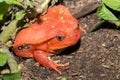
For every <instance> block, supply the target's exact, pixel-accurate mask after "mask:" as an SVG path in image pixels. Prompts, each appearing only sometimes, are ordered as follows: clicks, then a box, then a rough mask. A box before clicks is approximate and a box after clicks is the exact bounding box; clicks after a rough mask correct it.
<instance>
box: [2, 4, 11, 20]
mask: <svg viewBox="0 0 120 80" xmlns="http://www.w3.org/2000/svg"><path fill="white" fill-rule="evenodd" d="M8 9H9V5H8V4H6V3H5V2H1V3H0V20H3V16H4V14H5V13H6V12H7V11H8Z"/></svg>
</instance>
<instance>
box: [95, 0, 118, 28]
mask: <svg viewBox="0 0 120 80" xmlns="http://www.w3.org/2000/svg"><path fill="white" fill-rule="evenodd" d="M119 13H120V0H102V5H101V6H100V7H99V8H98V9H97V15H98V17H100V18H101V19H102V20H101V21H100V22H98V23H96V24H95V25H94V28H93V30H95V29H96V28H98V27H99V26H100V25H101V24H103V23H105V22H112V23H114V24H115V25H116V27H117V28H119V27H120V14H119Z"/></svg>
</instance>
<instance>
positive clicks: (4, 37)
mask: <svg viewBox="0 0 120 80" xmlns="http://www.w3.org/2000/svg"><path fill="white" fill-rule="evenodd" d="M17 23H18V20H13V21H11V23H10V24H9V25H8V26H7V27H6V28H4V30H3V31H2V33H1V34H0V42H1V43H6V42H7V41H8V40H9V38H10V36H11V35H12V34H13V33H14V32H15V30H16V29H17Z"/></svg>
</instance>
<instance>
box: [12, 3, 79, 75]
mask: <svg viewBox="0 0 120 80" xmlns="http://www.w3.org/2000/svg"><path fill="white" fill-rule="evenodd" d="M39 19H40V21H41V23H37V22H36V23H33V24H30V25H29V27H27V28H25V29H23V30H21V31H20V32H19V33H18V34H17V36H16V39H15V42H14V44H13V49H14V52H15V53H16V55H18V56H21V57H33V58H34V59H35V60H36V61H38V62H39V63H40V64H41V65H43V66H45V67H47V68H50V69H54V70H55V71H57V72H58V73H60V74H61V72H60V71H59V70H58V69H57V67H59V66H66V65H67V64H58V63H56V62H54V61H52V60H51V59H48V56H50V55H51V54H52V53H54V52H55V51H57V50H60V49H63V48H66V47H68V46H72V45H74V44H76V43H77V42H78V40H79V39H80V36H81V29H80V26H78V21H77V20H76V19H75V18H74V17H73V16H72V14H71V13H70V12H69V10H68V9H67V8H66V7H64V6H62V5H58V6H54V7H52V8H49V9H48V11H47V13H46V14H45V15H43V16H40V17H39Z"/></svg>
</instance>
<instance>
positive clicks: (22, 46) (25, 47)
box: [18, 44, 30, 50]
mask: <svg viewBox="0 0 120 80" xmlns="http://www.w3.org/2000/svg"><path fill="white" fill-rule="evenodd" d="M29 48H30V45H29V44H23V45H20V46H18V50H23V49H29Z"/></svg>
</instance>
